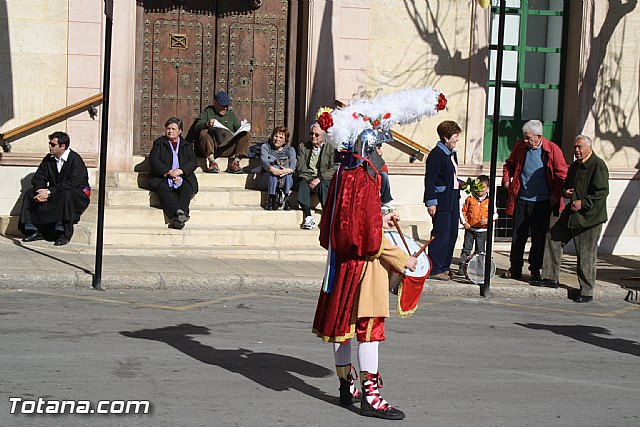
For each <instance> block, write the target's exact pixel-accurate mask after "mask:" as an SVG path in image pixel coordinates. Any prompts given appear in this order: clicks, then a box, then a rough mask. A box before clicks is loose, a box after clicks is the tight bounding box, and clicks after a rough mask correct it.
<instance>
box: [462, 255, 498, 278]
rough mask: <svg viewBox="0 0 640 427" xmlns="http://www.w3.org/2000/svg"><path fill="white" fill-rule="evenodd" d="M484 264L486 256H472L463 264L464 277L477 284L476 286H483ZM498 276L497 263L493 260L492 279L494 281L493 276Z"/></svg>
mask: <svg viewBox="0 0 640 427" xmlns="http://www.w3.org/2000/svg"><path fill="white" fill-rule="evenodd" d="M484 263H485V255H484V254H483V253H482V254H471V255H470V256H469V257H468V258H467V260H466V261H465V262H464V264H462V268H463V270H464V276H465V277H466V278H467V279H469V280H470V281H472V282H473V283H475V284H476V285H481V284H483V283H484ZM495 274H496V263H495V262H494V261H493V258H491V276H490V279H493V276H494V275H495Z"/></svg>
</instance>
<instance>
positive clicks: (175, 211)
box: [149, 117, 198, 230]
mask: <svg viewBox="0 0 640 427" xmlns="http://www.w3.org/2000/svg"><path fill="white" fill-rule="evenodd" d="M182 126H183V124H182V120H181V119H179V118H177V117H170V118H169V119H168V120H167V121H166V122H165V124H164V129H165V132H164V136H161V137H160V138H158V139H156V140H155V141H153V147H152V148H151V153H149V164H150V165H151V173H150V175H149V187H150V189H151V190H152V191H154V192H155V193H156V194H157V195H158V197H159V198H160V203H161V204H162V210H163V211H164V213H165V215H167V217H168V218H169V228H175V229H177V230H181V229H182V228H184V224H185V222H187V221H188V220H189V203H190V202H191V198H192V197H193V196H194V195H195V194H196V193H197V192H198V180H197V179H196V175H195V173H194V172H195V170H196V167H197V166H198V163H197V161H196V154H195V151H194V150H193V144H192V143H190V142H188V141H186V140H185V139H183V138H182V137H181V134H182Z"/></svg>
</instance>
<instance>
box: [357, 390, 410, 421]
mask: <svg viewBox="0 0 640 427" xmlns="http://www.w3.org/2000/svg"><path fill="white" fill-rule="evenodd" d="M360 415H362V416H363V417H375V418H382V419H383V420H403V419H404V412H402V411H401V410H400V409H397V408H394V407H392V406H391V405H389V406H388V407H387V409H375V408H374V407H373V406H371V405H370V404H369V402H367V398H366V397H365V396H364V395H363V396H362V402H361V403H360Z"/></svg>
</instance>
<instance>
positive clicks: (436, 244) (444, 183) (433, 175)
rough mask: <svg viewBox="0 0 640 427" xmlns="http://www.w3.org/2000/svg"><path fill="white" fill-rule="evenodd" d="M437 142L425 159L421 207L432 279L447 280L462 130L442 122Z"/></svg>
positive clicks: (456, 223)
mask: <svg viewBox="0 0 640 427" xmlns="http://www.w3.org/2000/svg"><path fill="white" fill-rule="evenodd" d="M437 131H438V136H439V137H440V141H438V143H437V144H436V146H435V148H434V149H433V150H431V152H430V153H429V157H427V165H426V172H425V176H424V199H423V201H424V204H425V206H426V207H427V211H428V212H429V216H431V221H432V222H433V228H432V229H431V236H432V237H435V240H434V241H433V243H431V245H429V257H430V258H431V262H432V263H433V266H432V270H431V276H430V278H431V279H439V280H449V276H450V270H449V267H450V266H451V259H452V257H453V249H454V247H455V244H456V239H457V238H458V228H459V224H460V182H459V180H458V155H457V153H456V151H455V148H456V144H457V143H458V138H459V137H460V133H461V132H462V129H460V126H459V125H458V124H457V123H456V122H454V121H452V120H445V121H444V122H442V123H440V124H439V125H438V128H437Z"/></svg>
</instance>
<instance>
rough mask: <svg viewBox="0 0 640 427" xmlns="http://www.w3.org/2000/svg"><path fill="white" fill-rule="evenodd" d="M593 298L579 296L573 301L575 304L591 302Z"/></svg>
mask: <svg viewBox="0 0 640 427" xmlns="http://www.w3.org/2000/svg"><path fill="white" fill-rule="evenodd" d="M591 301H593V297H592V296H591V295H579V296H577V297H575V298H574V299H573V302H583V303H584V302H591Z"/></svg>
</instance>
